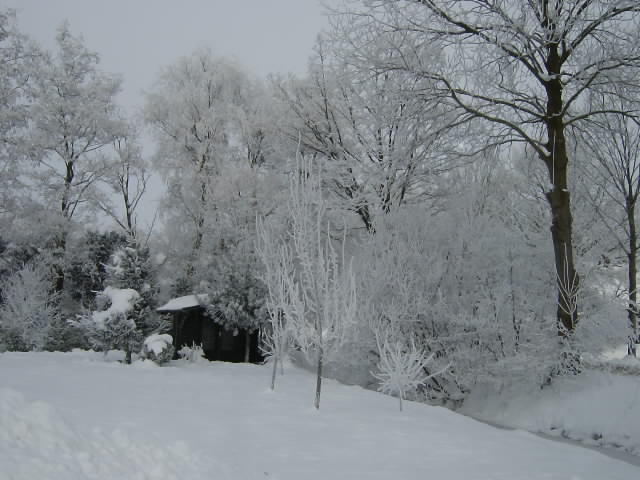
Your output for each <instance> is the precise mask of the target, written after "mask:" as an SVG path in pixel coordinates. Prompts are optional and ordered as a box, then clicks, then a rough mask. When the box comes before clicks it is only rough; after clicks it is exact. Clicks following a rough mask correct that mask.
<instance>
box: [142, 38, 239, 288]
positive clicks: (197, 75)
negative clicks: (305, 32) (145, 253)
mask: <svg viewBox="0 0 640 480" xmlns="http://www.w3.org/2000/svg"><path fill="white" fill-rule="evenodd" d="M247 86H248V78H247V76H246V74H245V73H244V72H243V71H242V69H241V68H240V67H239V66H238V65H236V64H235V63H233V62H231V61H229V60H226V59H223V58H215V57H214V56H213V54H212V53H211V51H209V50H207V49H203V50H198V51H196V52H194V53H193V54H191V55H190V56H187V57H183V58H180V59H179V60H178V61H177V62H176V63H174V64H173V65H170V66H168V67H166V68H165V69H164V70H163V71H162V73H161V75H160V78H159V79H158V81H157V83H156V85H155V86H154V88H153V89H152V90H151V92H150V93H149V94H148V95H147V99H146V107H145V111H144V114H145V120H146V122H147V124H149V125H150V126H151V127H152V128H153V130H154V131H155V133H156V138H157V142H158V149H157V152H156V155H155V157H154V164H155V168H156V169H158V170H159V171H160V172H161V173H162V174H163V176H164V178H165V181H166V182H167V185H168V189H167V195H166V197H165V199H164V203H163V211H164V213H165V222H166V223H168V224H173V225H174V226H176V225H178V228H180V230H181V235H182V238H183V240H182V241H181V243H182V244H183V246H182V248H181V250H182V252H181V257H182V259H183V263H184V265H183V268H185V272H184V276H185V279H184V281H183V283H185V285H187V286H186V289H187V290H189V289H190V288H192V287H193V282H192V281H191V277H192V276H193V272H194V269H195V264H196V262H197V257H198V255H199V254H200V248H201V247H202V245H203V243H204V234H205V230H206V225H205V221H206V211H207V209H208V208H211V207H213V208H215V205H214V204H213V203H211V198H210V197H211V195H212V193H213V192H214V188H213V186H212V182H213V181H214V180H215V178H216V177H217V176H219V175H220V172H221V169H222V167H223V165H224V163H225V162H226V161H228V160H229V157H230V155H231V154H232V150H233V148H232V144H231V142H232V138H233V137H234V134H235V132H237V129H236V124H235V118H236V113H237V110H238V109H239V108H240V107H241V105H243V103H244V102H245V98H246V91H247ZM239 137H240V136H239V135H238V138H239ZM174 257H175V256H174ZM180 293H184V292H180Z"/></svg>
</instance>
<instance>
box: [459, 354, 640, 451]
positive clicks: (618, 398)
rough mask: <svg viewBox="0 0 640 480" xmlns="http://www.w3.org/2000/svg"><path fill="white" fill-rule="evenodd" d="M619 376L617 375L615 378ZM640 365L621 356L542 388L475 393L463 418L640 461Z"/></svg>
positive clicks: (591, 361)
mask: <svg viewBox="0 0 640 480" xmlns="http://www.w3.org/2000/svg"><path fill="white" fill-rule="evenodd" d="M616 372H621V373H616ZM638 373H640V360H638V359H635V358H633V357H626V347H625V349H624V353H621V354H619V355H615V356H612V357H610V358H605V359H604V360H602V359H601V360H596V359H589V360H588V361H585V369H584V371H583V372H582V373H581V374H580V375H577V376H566V377H561V378H558V379H555V380H554V382H553V383H552V384H551V385H550V386H547V387H545V388H543V389H540V388H538V387H531V388H528V389H527V388H525V387H523V386H521V385H520V386H515V387H512V388H507V389H504V390H503V391H501V392H499V393H498V392H496V391H495V389H494V388H477V389H476V390H475V391H474V392H472V394H471V396H470V397H469V398H468V399H467V400H466V401H465V404H464V406H463V408H462V409H461V412H462V413H465V414H467V415H470V416H472V417H474V418H478V419H482V420H484V421H487V422H490V423H494V424H497V425H501V426H504V427H508V428H517V429H522V430H528V431H531V432H538V433H543V434H546V435H551V436H554V437H561V438H567V439H571V440H577V441H579V442H581V443H584V444H586V445H593V446H604V447H607V448H611V449H618V450H620V451H625V452H629V453H631V454H633V455H636V456H638V460H639V461H640V375H638Z"/></svg>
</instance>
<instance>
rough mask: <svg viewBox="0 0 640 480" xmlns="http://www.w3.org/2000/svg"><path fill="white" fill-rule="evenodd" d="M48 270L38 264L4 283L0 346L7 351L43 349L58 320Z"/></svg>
mask: <svg viewBox="0 0 640 480" xmlns="http://www.w3.org/2000/svg"><path fill="white" fill-rule="evenodd" d="M51 287H52V284H51V278H50V275H49V272H48V271H47V269H46V268H45V267H44V266H42V265H39V264H37V263H35V262H31V263H27V264H25V265H24V266H23V267H22V268H21V269H20V270H18V271H16V272H15V273H13V274H12V275H10V276H9V277H7V278H5V279H3V280H2V282H1V284H0V291H1V292H2V297H1V300H0V346H2V347H3V348H6V349H8V350H18V351H30V350H43V349H44V348H45V347H46V345H47V342H48V340H49V335H50V333H51V330H52V328H53V327H54V326H55V324H56V322H57V321H58V320H59V312H58V308H57V301H56V294H55V293H51V292H52V288H51Z"/></svg>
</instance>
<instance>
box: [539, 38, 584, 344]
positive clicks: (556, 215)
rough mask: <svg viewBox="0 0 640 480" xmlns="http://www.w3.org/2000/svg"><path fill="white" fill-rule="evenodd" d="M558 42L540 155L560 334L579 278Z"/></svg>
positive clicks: (552, 52)
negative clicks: (548, 209) (544, 144)
mask: <svg viewBox="0 0 640 480" xmlns="http://www.w3.org/2000/svg"><path fill="white" fill-rule="evenodd" d="M558 48H559V47H558V45H556V44H551V45H550V46H549V52H548V53H549V54H548V57H547V70H548V72H549V73H550V74H552V75H553V77H552V78H551V79H550V80H549V81H547V82H546V92H547V112H546V113H547V117H546V122H545V123H546V129H547V137H548V140H547V150H548V154H547V155H543V156H542V160H543V161H544V163H545V165H546V166H547V170H548V172H549V180H550V182H551V185H552V187H551V190H550V191H549V192H547V194H546V197H547V201H548V202H549V206H550V207H551V216H552V221H551V237H552V241H553V252H554V256H555V264H556V279H557V288H558V292H557V293H558V298H557V318H558V331H559V333H560V334H561V335H563V336H564V335H566V334H567V333H569V332H571V331H573V329H574V328H575V326H576V323H577V320H578V318H577V315H578V308H577V301H576V298H575V294H576V293H577V291H578V286H579V278H578V274H577V272H576V270H575V262H574V255H573V241H572V221H573V220H572V216H571V196H570V194H569V185H568V178H567V177H568V166H569V156H568V154H567V144H566V139H565V125H564V119H563V115H562V111H563V108H564V104H563V99H562V83H561V81H560V71H561V59H560V56H559V54H558Z"/></svg>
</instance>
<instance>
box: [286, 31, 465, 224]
mask: <svg viewBox="0 0 640 480" xmlns="http://www.w3.org/2000/svg"><path fill="white" fill-rule="evenodd" d="M352 36H353V37H355V38H357V39H359V43H358V44H357V45H355V44H354V42H353V41H352V38H351V37H352ZM376 36H377V32H376V31H375V29H372V28H370V27H369V26H361V25H359V24H357V23H355V24H354V23H352V22H349V23H348V24H346V22H345V23H344V24H343V23H341V22H334V25H333V28H332V29H331V31H330V32H329V33H328V34H327V36H326V37H321V38H320V39H319V41H318V43H317V45H316V49H315V55H314V56H313V57H312V58H311V61H310V66H309V71H308V75H307V77H306V78H304V79H302V80H298V79H289V80H287V81H282V80H280V81H279V82H278V83H277V84H276V88H277V92H278V97H279V98H280V101H282V102H283V103H284V105H285V106H286V110H285V111H286V115H285V116H284V117H283V118H282V120H281V121H280V122H279V125H280V130H281V131H282V132H283V134H284V135H285V137H286V138H288V139H289V141H290V142H291V145H292V147H293V148H295V149H297V150H298V153H299V154H301V155H303V156H305V157H307V158H313V159H314V162H316V163H321V164H322V168H323V171H324V172H325V173H324V176H325V179H324V181H325V186H326V188H327V189H328V190H329V191H331V192H333V194H334V195H335V196H336V197H337V198H338V199H340V204H341V205H342V206H343V208H345V209H348V210H352V211H353V212H355V213H356V215H357V216H358V218H359V220H360V221H361V222H362V225H363V226H364V227H365V228H366V229H367V230H369V231H371V230H372V228H373V223H374V221H375V217H376V215H378V214H379V213H388V212H389V211H391V210H393V209H397V208H400V207H401V206H402V205H404V204H407V203H415V202H417V201H424V200H426V199H433V198H434V197H438V196H440V195H441V194H442V192H443V191H446V181H445V179H446V177H445V176H444V175H443V174H445V173H447V172H449V171H451V170H452V169H454V168H456V167H457V166H458V165H459V164H460V163H461V161H460V158H461V155H453V154H454V153H456V151H457V150H460V152H462V151H463V150H465V149H463V148H462V146H463V145H464V142H460V136H459V133H460V132H459V131H458V129H457V127H459V125H458V122H457V119H456V117H455V116H454V115H452V114H451V112H450V110H451V109H450V108H448V107H447V106H446V105H445V104H444V103H443V102H442V101H441V99H440V98H438V97H427V96H425V95H424V92H425V91H428V90H429V89H430V80H429V79H416V77H415V76H412V75H408V74H407V73H406V72H403V71H400V70H394V71H380V70H379V69H376V68H375V65H372V64H371V62H370V61H369V59H368V57H367V54H371V55H373V54H375V53H380V55H383V56H385V55H388V56H390V57H392V56H394V55H395V52H394V51H389V52H381V50H380V46H379V45H378V44H377V43H376V41H375V37H376ZM464 134H465V135H466V136H469V135H470V134H469V132H468V131H465V132H464ZM467 150H468V149H467ZM464 153H465V154H468V153H469V152H466V151H465V152H464Z"/></svg>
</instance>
